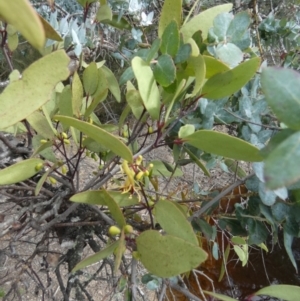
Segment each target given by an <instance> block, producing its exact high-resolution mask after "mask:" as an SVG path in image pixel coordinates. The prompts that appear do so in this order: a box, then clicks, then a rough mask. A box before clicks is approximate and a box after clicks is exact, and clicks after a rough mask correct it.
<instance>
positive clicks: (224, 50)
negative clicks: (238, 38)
mask: <svg viewBox="0 0 300 301" xmlns="http://www.w3.org/2000/svg"><path fill="white" fill-rule="evenodd" d="M215 53H216V57H217V58H218V59H219V60H221V61H222V62H224V63H225V64H227V65H228V66H230V67H231V68H234V67H236V66H237V65H238V64H239V63H240V62H241V61H242V60H243V59H244V53H243V52H242V50H241V49H240V48H239V47H237V46H236V45H234V44H232V43H226V44H221V45H218V46H217V47H216V49H215Z"/></svg>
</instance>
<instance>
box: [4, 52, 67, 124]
mask: <svg viewBox="0 0 300 301" xmlns="http://www.w3.org/2000/svg"><path fill="white" fill-rule="evenodd" d="M69 61H70V59H69V58H68V56H67V55H66V54H65V52H64V51H56V52H53V53H51V54H49V55H48V56H45V57H43V58H41V59H40V60H38V61H36V62H35V63H33V64H32V65H31V66H30V67H28V68H27V69H26V70H25V71H24V73H23V75H22V79H20V80H18V81H14V82H12V83H11V84H10V85H9V86H8V87H7V88H6V89H5V90H4V91H3V93H2V94H1V96H0V102H1V107H2V110H1V113H0V129H5V128H6V127H9V126H11V125H14V124H15V123H17V122H18V121H21V120H23V119H25V118H26V117H27V116H29V115H30V114H31V113H33V112H34V111H36V110H37V109H39V108H40V107H41V106H42V105H44V104H45V103H46V102H47V101H49V95H50V94H51V91H52V90H53V88H54V87H55V85H56V84H58V83H59V82H60V81H62V80H65V79H66V78H67V77H68V76H69V74H70V73H69V70H68V64H69ZM12 99H13V100H14V101H13V102H12V101H11V100H12ZM15 108H18V110H17V111H16V110H15Z"/></svg>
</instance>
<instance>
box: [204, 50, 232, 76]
mask: <svg viewBox="0 0 300 301" xmlns="http://www.w3.org/2000/svg"><path fill="white" fill-rule="evenodd" d="M203 58H204V62H205V66H206V74H205V78H211V77H212V76H214V75H215V74H218V73H222V72H225V71H229V70H230V68H229V67H228V66H227V65H225V64H224V63H222V62H220V61H219V60H217V59H215V58H214V57H211V56H207V55H203Z"/></svg>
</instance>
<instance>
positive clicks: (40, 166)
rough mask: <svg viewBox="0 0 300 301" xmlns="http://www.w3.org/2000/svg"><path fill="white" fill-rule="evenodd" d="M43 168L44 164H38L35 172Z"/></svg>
mask: <svg viewBox="0 0 300 301" xmlns="http://www.w3.org/2000/svg"><path fill="white" fill-rule="evenodd" d="M43 167H44V164H43V163H39V164H37V165H36V166H35V170H36V171H40V170H41V169H42V168H43Z"/></svg>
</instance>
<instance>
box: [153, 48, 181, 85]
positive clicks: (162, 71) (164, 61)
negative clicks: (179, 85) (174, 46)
mask: <svg viewBox="0 0 300 301" xmlns="http://www.w3.org/2000/svg"><path fill="white" fill-rule="evenodd" d="M153 74H154V77H155V79H156V80H157V82H158V83H159V84H160V85H161V86H163V87H168V86H170V85H171V84H172V83H173V82H174V80H175V76H176V69H175V65H174V63H173V60H172V58H171V57H170V56H169V55H168V54H163V55H161V56H160V57H159V58H158V60H157V63H156V65H155V67H154V69H153Z"/></svg>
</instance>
